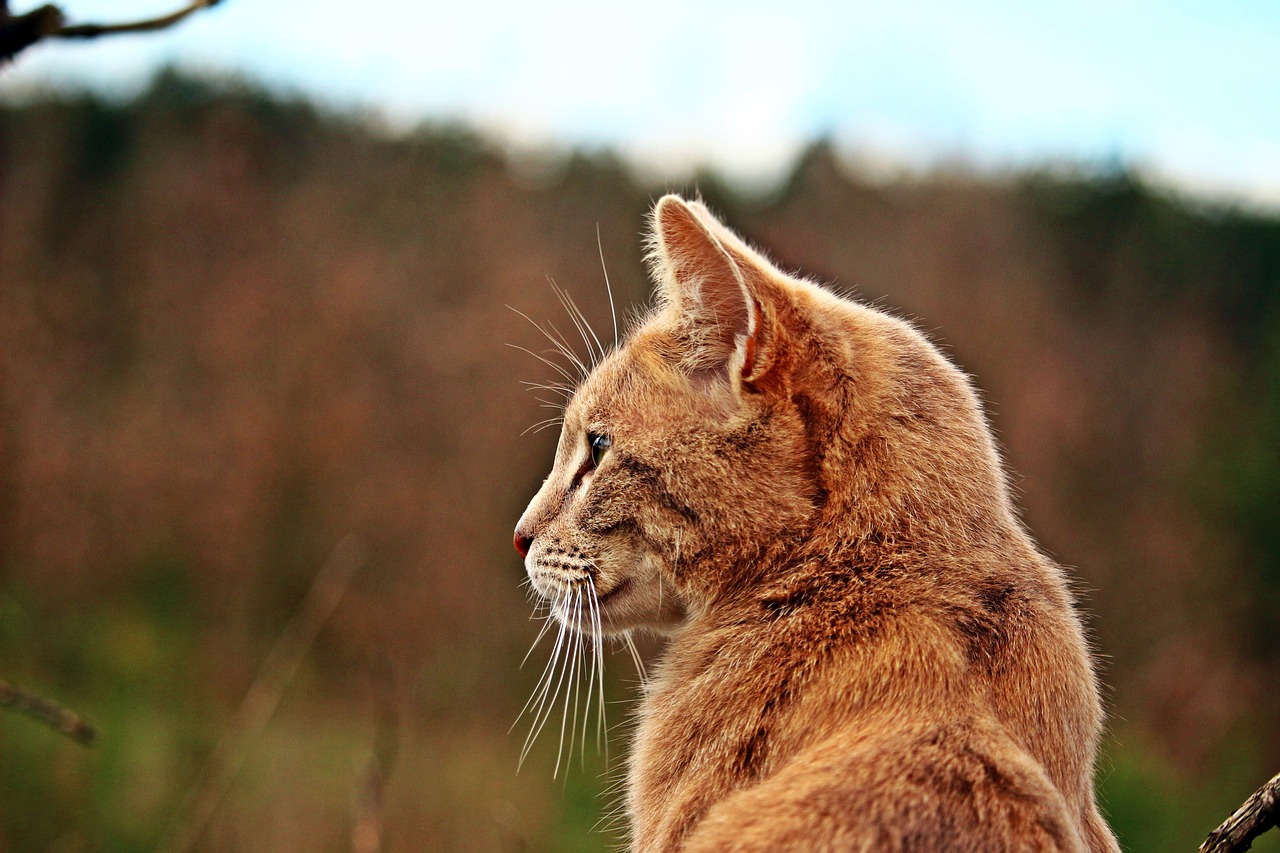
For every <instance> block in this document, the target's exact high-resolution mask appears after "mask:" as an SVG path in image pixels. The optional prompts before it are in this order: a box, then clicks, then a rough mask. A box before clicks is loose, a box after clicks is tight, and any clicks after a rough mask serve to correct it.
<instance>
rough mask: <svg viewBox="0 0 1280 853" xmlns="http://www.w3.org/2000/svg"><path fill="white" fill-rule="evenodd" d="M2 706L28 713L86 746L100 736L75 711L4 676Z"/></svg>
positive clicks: (0, 680) (0, 681) (0, 685)
mask: <svg viewBox="0 0 1280 853" xmlns="http://www.w3.org/2000/svg"><path fill="white" fill-rule="evenodd" d="M0 707H4V708H12V709H13V710H15V711H18V712H20V713H23V714H26V715H27V716H28V717H31V718H32V719H35V720H39V721H40V722H42V723H44V724H45V725H47V726H49V727H50V728H52V729H55V730H56V731H59V732H62V733H63V734H64V735H66V736H67V737H69V738H71V739H72V740H74V741H76V742H77V743H82V744H84V745H85V746H88V745H89V744H91V743H93V739H94V738H95V737H97V736H98V732H97V730H96V729H94V727H93V726H92V725H90V724H89V723H88V722H87V721H86V720H85V719H84V717H81V716H80V715H79V714H77V713H76V712H75V711H72V710H70V709H69V708H64V707H62V706H61V705H59V704H58V703H57V702H54V701H53V700H52V699H46V698H44V697H43V696H37V695H36V694H34V693H32V692H30V691H28V690H23V689H22V688H21V687H18V686H17V685H15V684H10V683H9V682H8V681H5V680H4V679H3V678H0Z"/></svg>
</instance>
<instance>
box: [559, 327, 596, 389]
mask: <svg viewBox="0 0 1280 853" xmlns="http://www.w3.org/2000/svg"><path fill="white" fill-rule="evenodd" d="M547 328H548V329H550V330H551V332H552V333H553V334H554V335H555V337H553V338H552V339H551V342H552V343H553V344H555V346H556V349H557V350H559V351H560V353H561V354H563V355H564V357H565V358H568V359H570V360H572V361H573V363H574V364H575V365H577V367H578V369H579V370H581V371H582V377H583V378H584V379H585V378H586V377H587V376H589V375H590V374H591V367H589V366H588V365H587V364H586V363H585V362H583V360H582V359H581V358H579V357H578V354H577V353H576V352H574V350H573V347H571V346H569V340H568V338H566V337H565V336H564V332H562V331H560V330H559V329H558V328H556V324H555V323H552V322H551V321H550V320H548V321H547ZM587 361H591V362H592V366H594V364H595V362H594V354H591V353H589V354H588V358H587Z"/></svg>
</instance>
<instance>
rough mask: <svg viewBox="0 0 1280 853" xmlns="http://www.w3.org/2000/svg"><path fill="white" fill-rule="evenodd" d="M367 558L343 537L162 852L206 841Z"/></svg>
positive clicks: (289, 624) (217, 748)
mask: <svg viewBox="0 0 1280 853" xmlns="http://www.w3.org/2000/svg"><path fill="white" fill-rule="evenodd" d="M364 562H365V556H364V551H363V549H362V548H361V547H360V546H359V545H357V544H356V543H355V541H354V540H353V539H351V538H347V539H344V540H342V541H341V542H340V543H338V545H337V547H336V548H334V550H333V553H332V554H331V555H330V556H329V559H328V561H327V562H326V563H325V564H324V566H323V567H322V568H321V569H320V571H319V572H318V573H317V574H316V577H315V580H314V581H312V582H311V589H309V590H308V591H307V597H306V598H304V599H303V600H302V603H301V604H300V605H298V609H297V611H295V612H294V614H293V616H292V617H290V619H289V621H288V622H287V623H286V624H285V626H284V628H283V629H282V630H281V631H280V636H279V637H278V638H277V639H276V643H275V645H274V646H272V648H271V652H270V653H269V654H268V655H267V657H266V659H265V660H263V662H262V666H261V668H259V670H258V675H257V677H256V678H255V679H254V680H253V684H251V685H250V686H249V689H248V690H247V691H246V692H245V694H244V699H242V700H241V702H240V707H239V708H238V709H236V713H235V716H233V717H232V718H231V721H230V722H229V723H228V724H227V727H226V729H225V731H223V733H222V737H221V738H220V739H219V740H218V744H217V746H215V747H214V750H213V753H212V754H211V755H210V756H209V760H208V761H207V762H206V763H205V766H204V769H203V770H202V771H201V773H200V776H199V778H198V780H197V782H196V784H195V785H194V786H193V787H192V789H191V793H190V794H189V795H188V797H187V800H186V803H185V806H184V807H183V808H181V809H179V810H178V811H177V812H176V813H175V816H174V821H173V823H171V824H170V826H169V830H168V831H167V832H166V833H165V836H164V838H162V839H161V842H160V844H159V846H158V848H157V849H158V850H160V851H165V853H186V851H188V850H190V849H192V848H193V847H194V846H195V844H196V842H197V841H199V840H200V836H201V835H203V834H204V831H205V829H206V828H207V827H208V825H209V821H210V819H211V818H212V817H213V815H214V812H216V811H217V809H218V805H219V804H220V803H221V802H222V799H223V797H224V796H226V793H227V790H228V789H229V788H230V787H231V782H232V780H233V779H234V778H235V776H236V773H237V772H239V770H240V767H241V766H242V765H243V764H244V760H245V757H246V755H247V753H248V746H249V744H250V742H252V741H253V740H255V739H256V738H257V737H258V736H259V735H260V734H261V733H262V730H263V729H264V728H266V725H267V723H268V722H269V721H270V719H271V715H272V714H273V713H275V710H276V707H277V706H278V705H279V704H280V699H281V697H282V696H283V695H284V691H285V688H286V687H288V686H289V682H291V681H292V680H293V677H294V675H295V674H296V673H297V671H298V667H299V666H300V665H301V664H302V660H303V658H304V657H306V654H307V652H308V651H309V650H310V648H311V645H312V643H314V642H315V639H316V636H317V635H318V634H319V633H320V629H321V628H322V627H324V624H325V622H327V621H328V620H329V617H330V616H331V615H332V614H333V611H334V610H335V609H336V608H337V606H338V603H339V602H340V601H341V600H342V597H343V595H344V594H346V591H347V587H348V586H349V585H350V583H351V578H352V577H353V576H354V575H355V573H356V570H357V569H359V568H360V567H361V566H363V565H364Z"/></svg>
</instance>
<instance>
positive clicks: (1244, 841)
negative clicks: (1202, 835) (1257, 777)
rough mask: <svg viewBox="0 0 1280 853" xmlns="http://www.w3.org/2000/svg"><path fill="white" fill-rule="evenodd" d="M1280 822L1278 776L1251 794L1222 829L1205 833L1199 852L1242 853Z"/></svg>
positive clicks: (1279, 777) (1279, 784)
mask: <svg viewBox="0 0 1280 853" xmlns="http://www.w3.org/2000/svg"><path fill="white" fill-rule="evenodd" d="M1277 823H1280V773H1277V774H1276V775H1275V776H1272V777H1271V781H1270V782H1268V783H1267V784H1265V785H1263V786H1262V787H1261V788H1259V789H1258V790H1256V791H1254V792H1253V796H1251V797H1249V799H1247V800H1245V801H1244V805H1242V806H1241V807H1240V808H1238V809H1236V811H1235V814H1233V815H1231V817H1229V818H1227V819H1226V821H1225V822H1224V823H1223V824H1222V826H1220V827H1218V828H1217V829H1215V830H1214V831H1213V832H1211V833H1209V837H1208V838H1206V839H1205V842H1204V844H1201V845H1200V853H1242V851H1244V850H1248V849H1249V847H1250V846H1252V844H1253V839H1255V838H1257V837H1258V836H1259V835H1261V834H1262V833H1264V832H1266V831H1267V830H1268V829H1271V828H1272V827H1274V826H1276V824H1277Z"/></svg>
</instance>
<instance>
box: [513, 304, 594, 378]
mask: <svg viewBox="0 0 1280 853" xmlns="http://www.w3.org/2000/svg"><path fill="white" fill-rule="evenodd" d="M507 307H508V308H511V310H512V311H514V312H516V313H517V314H519V315H520V316H521V317H523V318H525V319H526V320H528V321H529V322H530V323H532V324H533V327H534V328H535V329H537V330H538V331H539V332H541V333H542V336H543V337H544V338H546V339H547V340H548V341H550V342H551V345H552V346H553V347H555V348H556V351H557V352H559V353H560V354H561V355H563V356H564V357H565V358H567V359H569V361H570V362H572V363H573V365H574V366H575V367H577V368H578V370H580V371H581V372H582V376H581V378H583V379H585V378H586V377H587V374H589V373H590V372H591V371H589V370H587V367H586V365H585V364H583V363H582V359H580V358H578V355H577V353H575V352H574V351H573V348H572V347H570V346H569V343H568V342H567V341H566V340H565V339H564V335H561V334H560V330H559V329H557V328H556V327H555V326H553V325H552V324H551V323H547V328H548V329H551V331H552V332H555V335H552V334H551V332H548V331H547V329H544V328H542V326H540V325H539V324H538V323H536V322H535V321H534V319H533V318H532V317H530V316H529V315H528V314H526V313H524V312H523V311H521V310H520V309H519V308H512V306H510V305H508V306H507ZM556 335H558V336H559V337H558V338H557V337H556ZM526 352H528V350H526ZM565 378H566V379H568V380H569V381H570V382H573V381H574V379H573V377H572V376H569V375H568V374H565Z"/></svg>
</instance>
